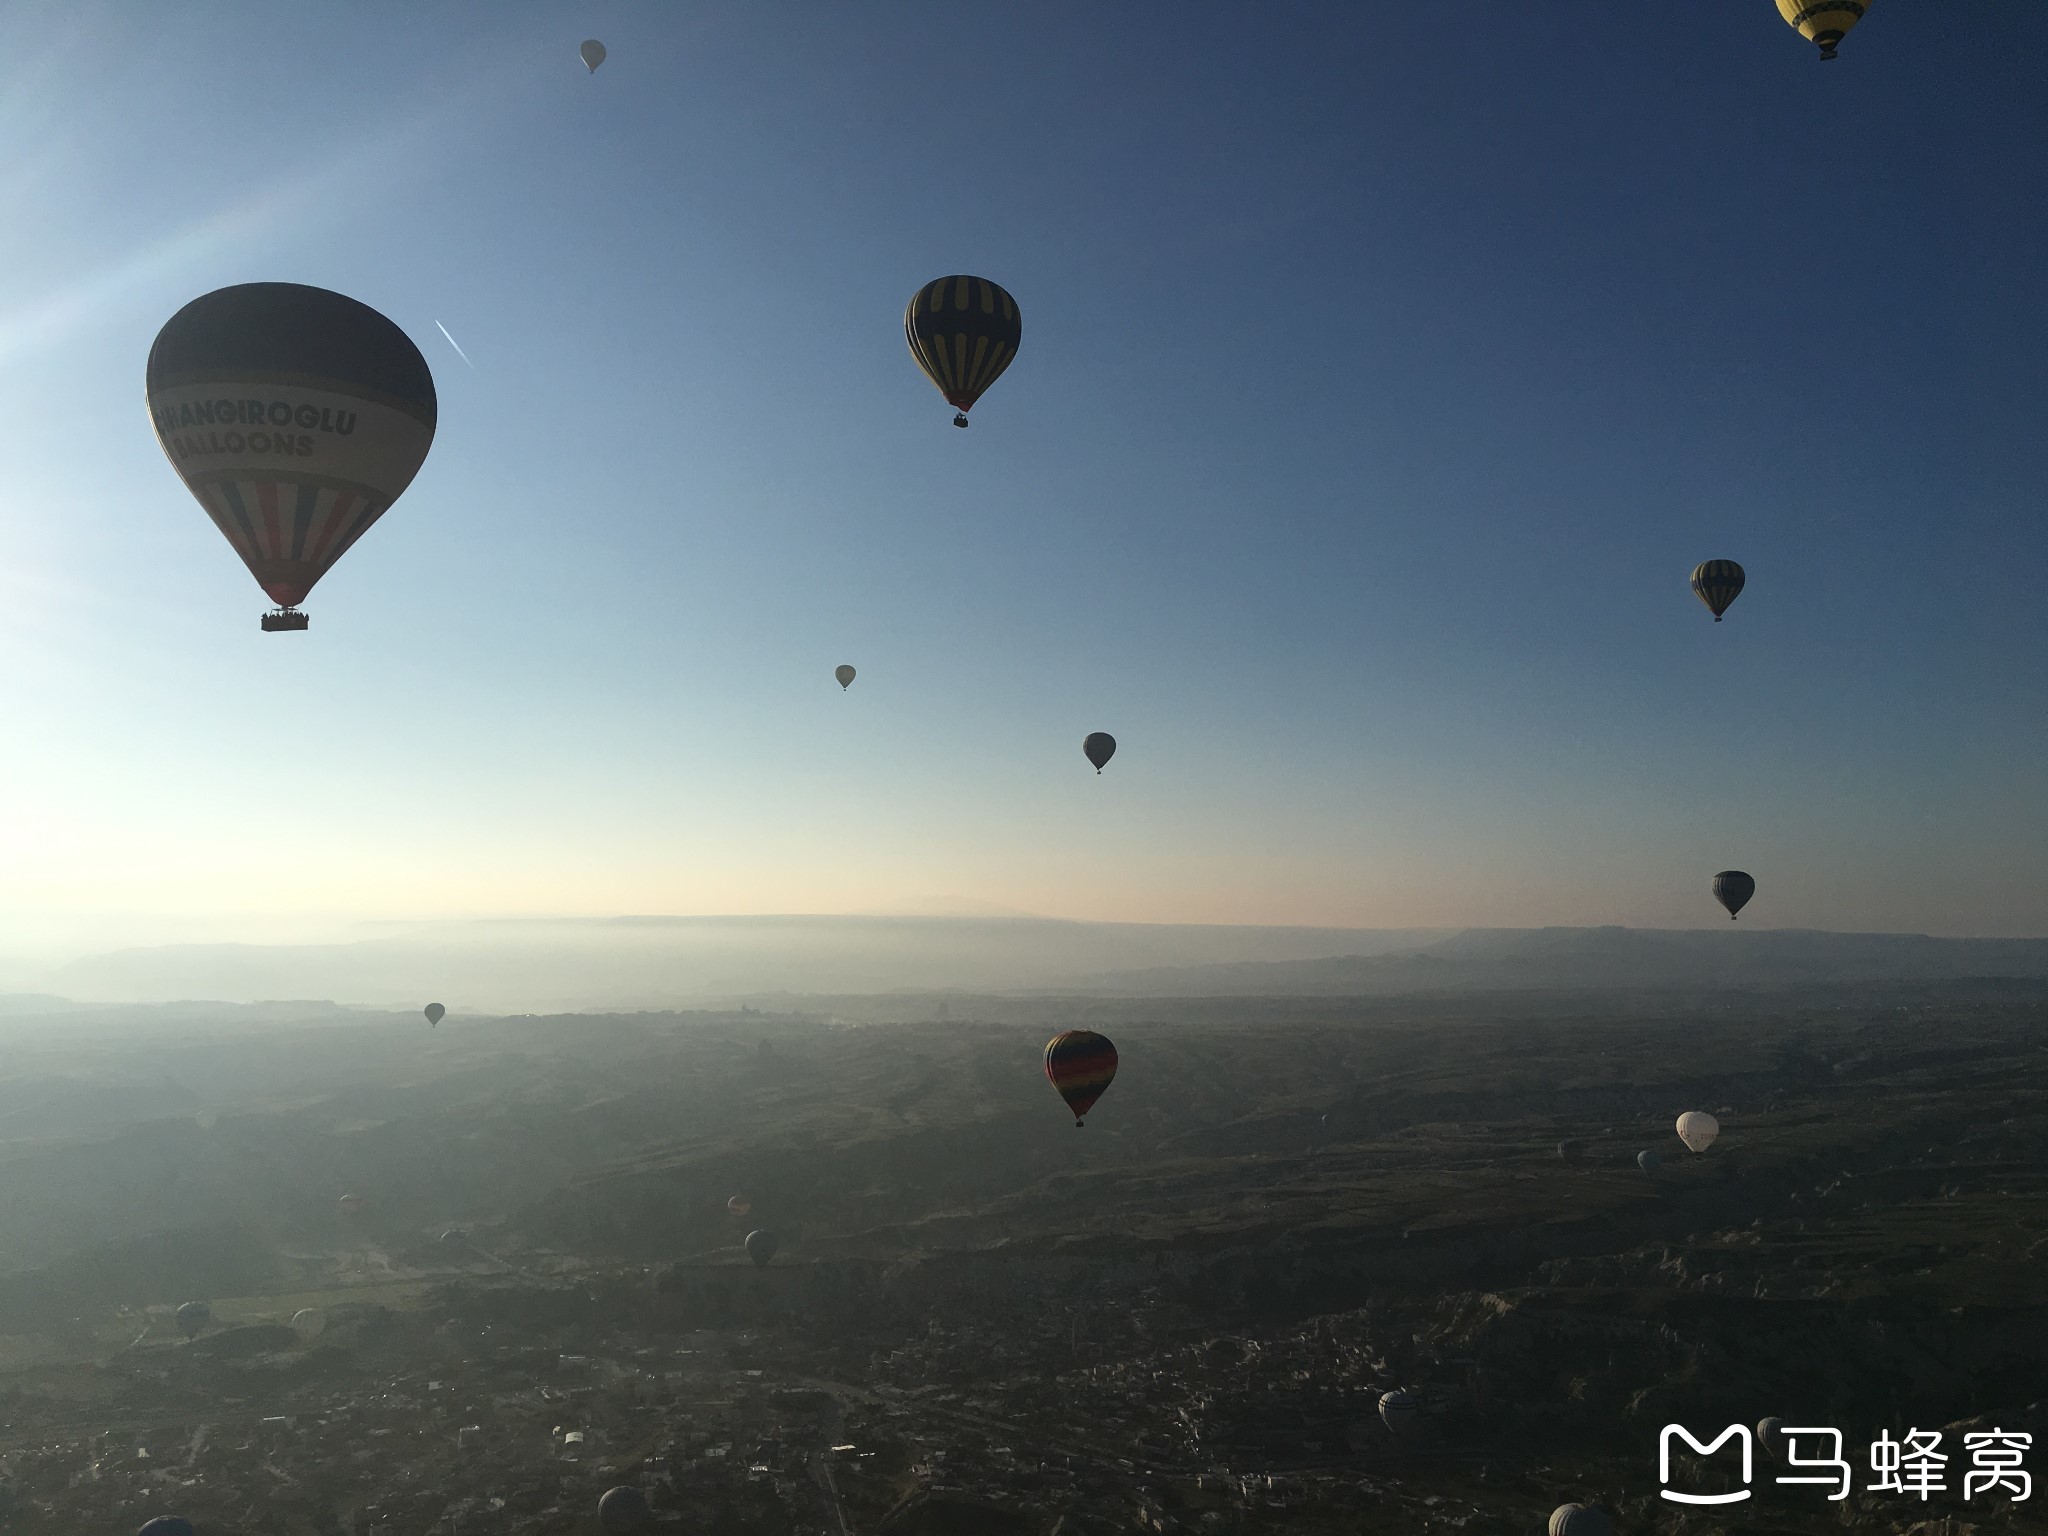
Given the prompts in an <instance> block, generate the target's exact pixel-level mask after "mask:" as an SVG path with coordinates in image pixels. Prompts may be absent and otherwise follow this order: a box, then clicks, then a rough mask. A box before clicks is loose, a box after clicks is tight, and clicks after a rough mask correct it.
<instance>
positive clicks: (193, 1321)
mask: <svg viewBox="0 0 2048 1536" xmlns="http://www.w3.org/2000/svg"><path fill="white" fill-rule="evenodd" d="M172 1315H173V1316H174V1317H175V1318H176V1319H177V1322H178V1331H179V1332H180V1333H182V1334H184V1335H185V1337H186V1338H188V1339H189V1338H192V1337H193V1336H194V1335H196V1334H197V1333H198V1332H199V1331H200V1330H201V1329H202V1328H204V1327H205V1326H206V1325H207V1324H208V1323H210V1322H212V1321H213V1308H211V1307H209V1306H208V1305H207V1304H206V1303H205V1302H203V1301H188V1302H186V1303H185V1304H184V1305H183V1306H181V1307H179V1308H178V1310H177V1311H176V1312H175V1313H174V1314H172Z"/></svg>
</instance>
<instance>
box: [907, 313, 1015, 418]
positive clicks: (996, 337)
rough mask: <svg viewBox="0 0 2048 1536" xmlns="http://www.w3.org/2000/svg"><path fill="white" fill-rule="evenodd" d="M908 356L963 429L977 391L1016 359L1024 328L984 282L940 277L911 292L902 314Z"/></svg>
mask: <svg viewBox="0 0 2048 1536" xmlns="http://www.w3.org/2000/svg"><path fill="white" fill-rule="evenodd" d="M903 334H904V336H905V338H906V339H907V340H908V341H909V342H910V355H911V356H912V357H914V358H916V359H917V366H918V367H920V368H922V369H923V370H924V371H925V376H926V377H927V378H929V379H930V380H931V381H932V382H933V383H934V384H936V385H938V387H939V393H940V394H942V395H944V396H945V397H946V403H947V404H948V405H950V406H952V407H953V409H954V410H955V411H957V412H958V413H959V414H958V415H956V416H955V417H954V418H953V425H954V426H956V427H964V426H966V425H967V413H968V411H970V410H972V409H973V407H974V402H975V401H977V400H979V399H980V398H981V395H982V391H984V390H985V389H987V388H988V387H989V385H991V384H993V383H995V381H996V380H997V379H998V378H1000V377H1002V372H1003V370H1004V369H1005V368H1007V367H1009V366H1010V361H1011V359H1012V358H1014V357H1016V355H1017V342H1018V339H1019V338H1020V337H1022V336H1023V334H1024V322H1023V320H1022V318H1021V317H1020V316H1019V315H1018V313H1017V301H1016V300H1015V299H1013V298H1011V297H1010V295H1009V294H1008V293H1006V292H1005V291H1004V290H1003V289H1002V287H1001V286H1000V285H998V284H996V283H992V282H990V281H989V280H988V279H987V278H985V277H942V278H940V279H939V280H938V281H937V282H933V283H926V284H925V285H924V286H923V287H922V288H920V289H918V290H917V296H916V297H915V298H913V299H912V300H911V301H910V307H909V308H908V309H906V310H905V311H904V312H903Z"/></svg>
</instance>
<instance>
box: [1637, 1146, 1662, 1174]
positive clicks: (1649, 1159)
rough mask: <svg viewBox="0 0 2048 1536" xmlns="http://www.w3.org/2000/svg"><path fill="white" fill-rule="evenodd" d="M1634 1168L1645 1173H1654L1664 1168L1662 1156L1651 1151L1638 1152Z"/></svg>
mask: <svg viewBox="0 0 2048 1536" xmlns="http://www.w3.org/2000/svg"><path fill="white" fill-rule="evenodd" d="M1636 1166H1637V1167H1638V1168H1640V1169H1642V1170H1643V1172H1645V1173H1655V1172H1656V1171H1657V1170H1658V1169H1659V1168H1662V1167H1663V1166H1664V1154H1663V1153H1661V1152H1652V1151H1643V1152H1638V1153H1637V1154H1636Z"/></svg>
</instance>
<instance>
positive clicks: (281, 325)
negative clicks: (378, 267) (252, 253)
mask: <svg viewBox="0 0 2048 1536" xmlns="http://www.w3.org/2000/svg"><path fill="white" fill-rule="evenodd" d="M148 393H149V414H150V417H151V419H152V420H153V421H154V423H155V425H156V435H157V441H158V442H159V443H161V444H162V445H163V450H164V454H165V456H166V457H168V458H169V459H170V461H171V467H172V468H173V469H175V470H176V471H177V472H178V476H179V478H180V479H182V480H183V481H184V482H185V488H186V489H187V490H189V491H190V492H191V493H192V494H193V496H194V497H196V498H197V499H198V501H199V504H200V505H201V506H202V507H204V508H205V509H206V515H207V516H208V517H210V518H212V519H213V521H214V525H215V526H216V527H218V528H219V529H220V531H221V532H222V533H224V534H226V535H227V539H228V542H229V543H230V544H232V545H234V547H235V553H236V554H238V555H240V556H241V557H242V563H243V564H245V565H247V566H248V567H249V571H250V574H251V575H253V576H254V577H255V578H256V583H257V585H258V586H260V587H262V588H263V590H264V591H265V592H267V593H269V594H270V599H271V601H272V602H274V603H276V604H277V605H278V611H277V612H275V613H269V614H265V615H264V617H263V627H264V628H265V629H271V630H278V629H304V628H305V627H306V616H305V615H304V614H303V613H300V612H298V611H297V609H298V605H299V604H300V603H301V602H303V601H305V597H306V594H307V593H308V592H310V591H312V590H313V584H314V583H315V582H317V581H318V580H319V579H320V578H321V577H322V576H324V575H325V574H326V573H327V570H328V568H329V567H330V566H332V565H333V564H334V562H335V561H337V560H339V559H340V558H341V557H342V556H343V555H344V554H345V553H347V551H348V548H349V546H350V545H351V544H353V543H355V541H356V540H357V539H359V538H361V537H362V536H363V534H364V533H365V532H367V531H368V529H369V527H370V525H371V524H372V523H374V522H376V521H377V519H378V518H380V517H382V516H383V515H384V513H385V511H386V509H388V508H389V507H390V505H391V503H392V502H394V501H396V500H397V499H398V497H399V495H400V494H401V493H402V492H403V491H404V490H405V488H406V487H407V486H408V485H410V484H412V479H413V476H414V475H416V474H418V473H419V469H420V465H421V464H423V463H425V462H426V457H427V449H428V448H429V447H430V446H431V445H432V443H433V441H434V423H435V421H436V419H437V407H436V404H435V398H434V376H433V373H432V372H431V371H430V370H429V369H428V367H427V360H426V359H425V358H424V357H422V356H420V349H419V348H418V347H416V346H414V345H413V344H412V341H411V339H410V338H408V337H407V336H406V334H405V332H403V331H401V330H400V329H399V328H398V327H397V326H395V325H393V324H392V323H391V322H390V321H389V320H387V319H385V318H384V317H383V316H382V315H380V314H378V313H377V311H376V310H374V309H371V308H370V307H369V306H368V305H367V304H359V303H357V302H356V301H355V300H354V299H351V298H348V297H346V296H345V295H342V294H339V293H329V292H328V291H327V290H326V289H324V288H306V287H302V286H300V285H299V284H297V283H243V284H241V285H240V286H239V287H234V288H220V289H216V290H215V291H214V292H212V293H209V294H206V295H204V296H202V297H200V298H196V299H194V300H193V301H192V302H191V303H190V304H187V305H186V306H185V307H184V308H183V309H181V310H179V311H178V312H177V313H176V314H175V315H173V316H171V318H170V320H169V322H168V323H167V324H166V325H165V326H164V328H163V329H162V330H161V331H159V332H158V333H157V338H156V345H155V346H153V347H151V348H150V349H149V375H148Z"/></svg>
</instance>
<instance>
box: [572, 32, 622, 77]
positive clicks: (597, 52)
mask: <svg viewBox="0 0 2048 1536" xmlns="http://www.w3.org/2000/svg"><path fill="white" fill-rule="evenodd" d="M576 52H577V54H578V55H579V56H580V57H581V58H582V60H583V67H584V68H585V69H587V70H589V71H590V73H592V74H593V75H594V74H596V73H597V66H598V65H600V64H602V63H603V62H604V44H603V43H600V42H599V41H598V40H597V39H596V38H594V37H591V38H585V39H584V42H583V46H582V47H581V48H578V49H577V50H576ZM626 73H627V74H629V75H630V74H631V73H632V71H631V70H630V69H629V70H627V71H626Z"/></svg>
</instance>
